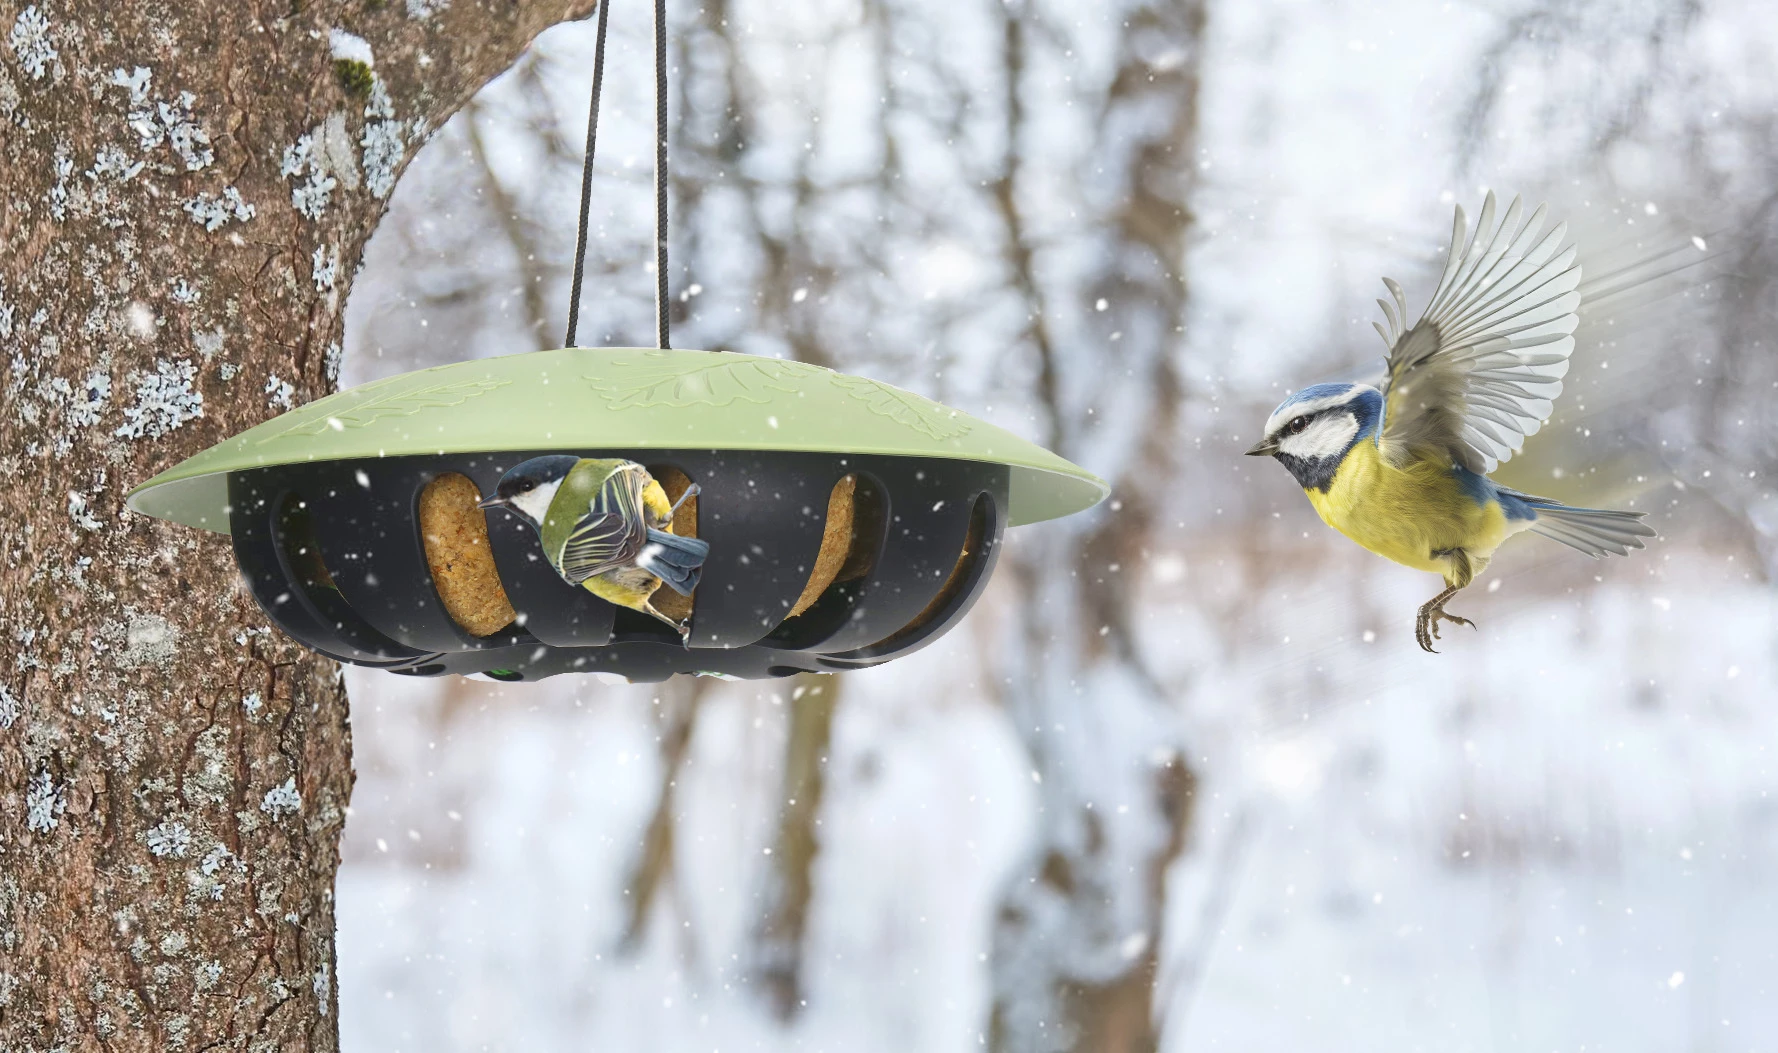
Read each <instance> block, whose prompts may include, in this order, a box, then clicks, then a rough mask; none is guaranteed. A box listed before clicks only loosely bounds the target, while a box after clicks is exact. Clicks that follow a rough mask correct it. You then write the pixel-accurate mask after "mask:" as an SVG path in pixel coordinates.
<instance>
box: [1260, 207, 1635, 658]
mask: <svg viewBox="0 0 1778 1053" xmlns="http://www.w3.org/2000/svg"><path fill="white" fill-rule="evenodd" d="M1494 213H1495V202H1494V195H1493V194H1492V193H1490V194H1489V195H1488V197H1487V200H1486V201H1485V202H1484V203H1483V205H1482V215H1481V221H1480V222H1479V223H1478V224H1477V225H1476V233H1475V237H1474V238H1473V239H1471V240H1470V241H1469V242H1468V243H1467V244H1465V242H1464V236H1465V232H1466V222H1465V218H1464V215H1463V208H1462V207H1461V206H1459V207H1458V208H1457V219H1456V224H1455V227H1454V229H1453V231H1452V234H1451V249H1450V255H1449V257H1448V258H1447V260H1446V263H1445V269H1444V275H1443V277H1441V278H1440V279H1439V283H1438V288H1437V289H1436V290H1435V291H1434V292H1433V294H1432V300H1431V303H1430V304H1429V305H1428V306H1427V308H1426V313H1425V314H1424V315H1423V316H1422V317H1421V318H1420V320H1419V321H1418V322H1416V323H1414V325H1413V326H1412V327H1411V328H1404V327H1405V326H1406V325H1407V317H1408V314H1407V298H1406V297H1405V296H1404V295H1403V294H1402V289H1401V286H1400V285H1397V284H1396V283H1395V282H1393V281H1390V280H1389V279H1388V278H1385V279H1383V284H1384V285H1386V286H1388V288H1389V293H1390V295H1391V297H1392V298H1393V300H1394V301H1395V302H1394V305H1393V306H1391V305H1390V304H1389V303H1387V302H1385V301H1383V300H1378V301H1377V303H1378V305H1379V306H1381V307H1382V308H1383V314H1384V316H1385V317H1386V318H1387V319H1388V322H1389V327H1388V329H1387V330H1385V329H1384V327H1383V326H1382V325H1381V324H1379V325H1378V326H1377V332H1379V333H1381V334H1382V336H1383V340H1384V342H1385V343H1386V344H1388V345H1389V357H1388V360H1387V368H1388V373H1387V379H1386V380H1385V381H1384V382H1383V386H1382V389H1381V390H1379V389H1377V388H1374V387H1371V386H1369V385H1366V384H1317V385H1315V386H1313V387H1309V388H1305V389H1303V390H1302V391H1299V392H1297V393H1296V394H1294V395H1292V396H1290V397H1289V398H1287V399H1285V400H1284V402H1283V403H1282V404H1280V405H1279V407H1278V408H1277V409H1275V410H1273V411H1272V415H1271V418H1270V419H1269V420H1267V421H1266V429H1265V438H1264V439H1262V440H1261V441H1260V442H1259V443H1257V444H1256V445H1255V446H1254V447H1253V448H1252V449H1250V450H1248V451H1247V453H1248V455H1249V456H1254V457H1265V456H1270V457H1274V458H1276V459H1277V460H1278V461H1279V463H1281V464H1283V465H1284V467H1285V468H1286V469H1288V470H1289V472H1290V474H1291V475H1292V476H1294V477H1295V478H1296V481H1297V482H1298V483H1299V484H1301V486H1302V488H1303V492H1304V493H1306V494H1307V495H1308V497H1309V503H1310V504H1312V505H1314V506H1315V511H1316V512H1318V513H1320V515H1321V518H1322V520H1323V521H1325V522H1326V523H1327V525H1328V526H1331V527H1333V528H1334V529H1335V530H1338V531H1339V532H1340V533H1342V534H1345V535H1346V536H1347V537H1349V538H1351V539H1352V540H1354V541H1356V542H1358V543H1359V544H1360V545H1363V546H1364V547H1365V548H1367V549H1370V550H1371V551H1372V552H1375V553H1377V554H1378V555H1380V556H1385V557H1387V558H1389V559H1392V560H1394V561H1395V562H1397V563H1401V564H1405V565H1406V566H1409V567H1413V568H1415V569H1417V570H1428V571H1434V572H1436V573H1439V574H1442V575H1443V576H1444V579H1445V585H1446V588H1445V589H1444V591H1442V592H1440V593H1439V594H1438V595H1437V596H1435V597H1433V598H1432V599H1431V600H1430V601H1428V602H1427V603H1426V604H1425V605H1424V606H1422V607H1421V608H1420V611H1419V616H1418V617H1417V618H1416V620H1415V622H1414V636H1415V639H1416V640H1418V641H1419V644H1420V646H1421V647H1422V648H1423V649H1425V650H1427V651H1432V650H1433V647H1432V641H1433V640H1435V639H1437V638H1438V628H1439V622H1440V621H1448V622H1453V623H1455V624H1458V625H1468V626H1470V627H1471V628H1473V627H1474V625H1475V623H1474V622H1471V621H1469V620H1468V619H1466V618H1460V617H1458V616H1457V615H1454V614H1450V613H1447V612H1446V611H1445V603H1446V602H1447V601H1449V600H1450V598H1451V597H1452V596H1454V595H1456V593H1457V591H1458V590H1459V589H1462V588H1463V587H1464V586H1466V585H1468V584H1469V583H1470V582H1471V581H1473V580H1474V579H1475V577H1476V576H1477V575H1478V574H1480V573H1481V572H1482V570H1483V569H1484V568H1485V567H1487V565H1488V561H1489V560H1490V559H1491V558H1492V557H1493V555H1494V551H1495V550H1496V549H1498V548H1499V547H1500V545H1501V543H1502V542H1504V541H1505V540H1506V539H1507V538H1509V537H1511V536H1512V535H1514V534H1517V533H1519V532H1520V531H1523V530H1530V531H1533V532H1535V533H1538V534H1542V535H1543V536H1544V537H1547V538H1552V539H1554V540H1556V541H1560V542H1562V543H1563V544H1565V545H1568V546H1569V547H1571V548H1575V549H1579V550H1580V551H1582V552H1585V553H1586V554H1587V555H1589V556H1593V557H1595V558H1597V557H1600V556H1603V555H1605V554H1606V553H1615V554H1617V555H1620V556H1621V555H1627V554H1628V553H1629V550H1630V549H1632V548H1641V547H1642V539H1643V538H1645V537H1653V536H1654V535H1655V532H1654V530H1653V529H1652V528H1650V527H1649V526H1647V525H1646V524H1644V523H1642V522H1641V520H1642V517H1643V513H1641V512H1616V511H1609V510H1604V509H1593V508H1572V507H1569V506H1568V505H1564V504H1562V503H1560V502H1557V501H1552V500H1550V499H1549V498H1545V497H1533V496H1532V495H1530V494H1523V493H1520V492H1518V491H1517V490H1510V489H1508V488H1506V487H1504V486H1501V485H1500V484H1498V483H1496V482H1494V481H1493V480H1491V479H1489V478H1488V474H1489V473H1490V472H1492V471H1494V469H1495V468H1497V467H1498V466H1499V465H1500V464H1501V463H1502V462H1504V461H1507V460H1509V459H1511V457H1512V456H1513V454H1515V453H1517V452H1518V451H1519V449H1520V447H1521V446H1523V445H1524V442H1525V439H1526V437H1527V436H1530V435H1534V434H1536V432H1537V430H1538V428H1539V427H1541V426H1542V425H1543V422H1544V421H1545V420H1547V419H1548V418H1549V415H1550V411H1551V409H1552V408H1553V400H1554V399H1555V398H1556V396H1557V395H1559V394H1561V392H1562V379H1561V378H1562V377H1563V375H1564V374H1566V373H1567V372H1568V357H1569V355H1570V353H1571V352H1573V350H1574V337H1573V336H1571V335H1570V334H1572V333H1573V332H1574V328H1575V325H1576V323H1577V321H1578V319H1577V318H1576V315H1575V309H1576V308H1577V307H1578V306H1579V305H1580V299H1581V297H1580V293H1579V292H1578V291H1577V289H1578V287H1579V285H1580V265H1579V264H1578V263H1576V262H1575V250H1574V249H1573V248H1572V247H1564V246H1563V244H1562V241H1563V237H1564V235H1565V234H1566V230H1567V228H1566V225H1562V224H1559V225H1557V226H1556V227H1555V228H1554V229H1553V230H1551V231H1550V232H1549V233H1548V234H1547V235H1544V236H1543V237H1542V238H1541V240H1540V239H1539V237H1538V235H1539V232H1540V231H1541V230H1542V227H1543V221H1544V208H1543V206H1539V207H1538V208H1537V209H1536V211H1534V212H1533V213H1532V214H1531V217H1530V219H1528V220H1527V221H1526V222H1525V223H1524V225H1523V226H1522V227H1521V226H1520V225H1519V219H1520V213H1521V210H1520V207H1519V201H1518V199H1517V198H1514V199H1513V202H1512V204H1511V205H1509V206H1508V207H1507V210H1506V215H1505V217H1504V218H1503V219H1502V220H1501V222H1500V225H1499V226H1498V227H1494Z"/></svg>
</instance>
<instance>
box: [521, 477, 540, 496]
mask: <svg viewBox="0 0 1778 1053" xmlns="http://www.w3.org/2000/svg"><path fill="white" fill-rule="evenodd" d="M535 489H537V484H536V483H534V482H532V481H531V480H529V479H526V480H525V481H524V482H522V483H520V484H519V491H520V492H521V493H530V492H531V491H533V490H535Z"/></svg>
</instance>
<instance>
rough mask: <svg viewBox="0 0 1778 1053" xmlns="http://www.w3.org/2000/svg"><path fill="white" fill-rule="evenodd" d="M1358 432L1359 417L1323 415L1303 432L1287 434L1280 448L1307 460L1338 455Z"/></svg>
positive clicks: (1349, 444)
mask: <svg viewBox="0 0 1778 1053" xmlns="http://www.w3.org/2000/svg"><path fill="white" fill-rule="evenodd" d="M1357 434H1358V418H1356V417H1354V416H1352V415H1351V414H1349V413H1342V414H1340V415H1338V416H1334V417H1321V418H1319V419H1317V420H1315V421H1314V422H1313V423H1311V424H1310V425H1309V426H1308V427H1307V428H1304V429H1303V430H1302V431H1301V432H1298V433H1297V434H1295V435H1286V436H1285V437H1284V441H1283V442H1281V443H1279V444H1278V448H1279V449H1280V450H1282V451H1283V452H1285V453H1288V454H1290V455H1291V456H1292V457H1300V458H1302V459H1303V460H1305V461H1314V460H1320V459H1321V458H1323V457H1338V456H1339V455H1340V454H1342V453H1345V452H1346V448H1347V447H1348V446H1351V445H1352V438H1353V436H1355V435H1357Z"/></svg>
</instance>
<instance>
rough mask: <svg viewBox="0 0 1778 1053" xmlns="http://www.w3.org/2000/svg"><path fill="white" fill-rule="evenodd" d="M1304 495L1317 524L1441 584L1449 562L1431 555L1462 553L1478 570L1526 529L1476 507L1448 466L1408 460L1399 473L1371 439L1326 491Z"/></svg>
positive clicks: (1452, 572)
mask: <svg viewBox="0 0 1778 1053" xmlns="http://www.w3.org/2000/svg"><path fill="white" fill-rule="evenodd" d="M1304 493H1306V494H1308V495H1309V503H1310V504H1312V505H1314V506H1315V511H1316V512H1318V513H1320V515H1321V518H1322V521H1323V522H1325V523H1326V524H1327V525H1328V526H1330V527H1333V528H1334V529H1335V530H1338V531H1339V532H1340V533H1342V534H1344V535H1346V536H1347V537H1349V538H1351V539H1352V540H1353V541H1356V542H1358V543H1359V544H1360V545H1363V546H1364V547H1365V548H1368V549H1370V550H1371V551H1372V552H1375V553H1376V554H1377V555H1379V556H1383V557H1385V558H1388V559H1392V560H1394V561H1395V562H1397V563H1400V564H1403V565H1405V566H1409V567H1413V568H1415V569H1416V570H1426V571H1432V572H1434V573H1438V574H1444V575H1445V576H1446V577H1447V578H1452V577H1454V576H1456V569H1455V567H1454V565H1453V564H1454V561H1453V560H1452V559H1451V558H1450V557H1448V556H1443V555H1434V553H1445V552H1451V551H1453V550H1457V549H1461V550H1463V551H1464V552H1465V553H1466V555H1467V558H1468V561H1469V563H1470V564H1471V567H1472V569H1473V570H1474V571H1477V572H1479V571H1480V570H1481V568H1482V566H1484V565H1485V564H1486V563H1487V561H1488V558H1489V557H1490V556H1492V555H1493V554H1494V550H1495V549H1496V548H1498V547H1500V543H1501V542H1502V541H1505V540H1506V539H1507V538H1508V537H1510V536H1511V535H1512V534H1514V533H1516V532H1517V531H1518V530H1519V529H1522V528H1523V527H1524V526H1526V525H1529V524H1528V523H1527V522H1525V521H1516V522H1509V521H1508V520H1507V518H1506V515H1505V513H1503V512H1502V511H1501V509H1500V503H1499V502H1498V501H1494V500H1489V501H1487V502H1486V503H1478V502H1477V500H1476V498H1475V497H1474V496H1473V495H1472V494H1471V492H1470V491H1468V490H1466V489H1465V487H1464V485H1463V483H1462V481H1461V480H1460V479H1459V478H1458V477H1457V475H1456V474H1455V473H1454V472H1453V471H1452V470H1451V468H1450V466H1449V465H1448V464H1442V463H1440V462H1439V461H1437V460H1435V459H1431V458H1427V459H1420V458H1410V459H1409V460H1407V461H1406V462H1405V463H1404V464H1402V465H1401V466H1400V467H1397V466H1395V465H1392V464H1390V463H1389V461H1388V460H1386V459H1385V458H1384V457H1383V454H1382V451H1381V450H1380V449H1378V447H1377V444H1376V443H1374V442H1369V441H1362V442H1360V443H1359V444H1358V445H1357V446H1354V447H1353V448H1352V450H1351V451H1350V452H1349V453H1347V454H1346V457H1345V459H1344V460H1343V461H1341V462H1340V467H1339V470H1338V471H1337V472H1335V473H1334V477H1333V482H1332V483H1331V484H1330V485H1329V486H1328V488H1327V490H1326V491H1325V492H1323V491H1320V490H1305V491H1304ZM1465 583H1467V582H1465Z"/></svg>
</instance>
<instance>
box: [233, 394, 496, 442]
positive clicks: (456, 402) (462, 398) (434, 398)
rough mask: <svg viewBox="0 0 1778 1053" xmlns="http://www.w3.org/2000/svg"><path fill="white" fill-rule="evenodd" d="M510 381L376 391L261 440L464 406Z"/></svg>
mask: <svg viewBox="0 0 1778 1053" xmlns="http://www.w3.org/2000/svg"><path fill="white" fill-rule="evenodd" d="M392 379H399V378H392ZM510 383H512V381H510V380H501V379H495V378H489V379H483V380H464V381H459V382H457V383H455V384H434V385H433V386H431V387H425V388H418V389H416V390H413V391H392V392H390V393H389V394H387V395H373V396H372V397H371V398H368V399H365V400H364V401H363V402H360V403H358V404H357V405H355V406H353V407H352V408H350V409H345V410H341V411H339V412H337V413H324V414H321V415H320V416H317V417H313V418H310V419H308V420H304V421H299V422H298V423H296V424H292V425H291V426H290V427H288V428H284V429H282V430H280V431H276V432H273V433H272V434H270V435H267V436H266V437H265V438H263V439H261V440H259V442H260V444H261V445H263V444H265V443H268V442H271V441H272V440H273V439H281V438H283V437H284V436H286V435H320V434H321V433H322V432H324V431H328V430H329V429H332V430H334V431H338V430H340V429H342V428H362V427H364V426H366V425H368V424H370V423H371V422H372V421H375V420H379V419H381V418H383V417H392V416H411V415H412V414H415V413H419V412H420V411H421V410H428V409H439V408H442V407H446V406H460V405H462V404H463V403H465V402H468V401H469V400H470V399H472V398H475V397H476V396H478V395H485V394H487V393H488V392H490V391H493V390H495V389H496V388H503V387H505V386H506V385H508V384H510Z"/></svg>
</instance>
